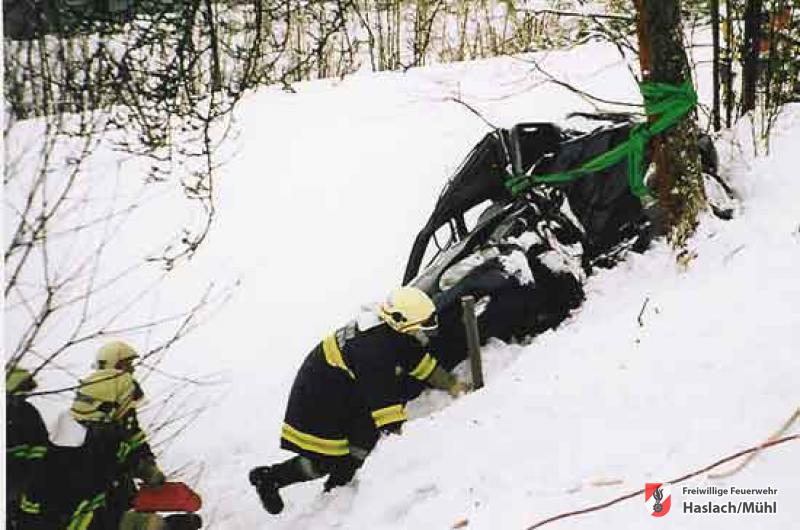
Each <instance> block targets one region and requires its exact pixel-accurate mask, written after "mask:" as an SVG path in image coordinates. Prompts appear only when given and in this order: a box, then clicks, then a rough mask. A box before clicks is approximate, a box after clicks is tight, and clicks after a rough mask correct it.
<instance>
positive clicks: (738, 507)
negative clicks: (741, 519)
mask: <svg viewBox="0 0 800 530" xmlns="http://www.w3.org/2000/svg"><path fill="white" fill-rule="evenodd" d="M683 512H684V513H777V512H778V501H772V502H767V501H737V502H733V501H728V502H727V503H714V502H711V501H708V502H707V503H699V502H692V501H684V503H683Z"/></svg>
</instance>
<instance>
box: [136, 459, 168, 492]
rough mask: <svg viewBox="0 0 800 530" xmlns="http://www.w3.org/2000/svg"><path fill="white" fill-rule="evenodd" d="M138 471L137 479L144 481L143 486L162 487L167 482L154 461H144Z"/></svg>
mask: <svg viewBox="0 0 800 530" xmlns="http://www.w3.org/2000/svg"><path fill="white" fill-rule="evenodd" d="M140 469H141V473H139V477H140V478H141V479H142V481H144V485H145V486H148V487H150V488H155V487H158V486H163V485H164V483H165V482H166V481H167V477H166V476H164V472H163V471H161V470H160V469H159V468H158V465H156V463H155V461H154V460H151V459H147V460H144V461H143V462H142V464H141V467H140Z"/></svg>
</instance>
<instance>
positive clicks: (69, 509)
mask: <svg viewBox="0 0 800 530" xmlns="http://www.w3.org/2000/svg"><path fill="white" fill-rule="evenodd" d="M137 357H138V355H137V353H136V351H135V350H134V349H133V348H132V347H131V346H130V345H128V344H126V343H124V342H121V341H113V342H109V343H107V344H105V345H104V346H103V347H102V348H100V350H99V351H98V353H97V358H96V368H97V369H96V370H95V371H94V372H92V373H91V374H90V375H89V376H88V377H86V378H84V379H82V380H81V382H80V385H79V386H78V388H77V390H76V392H75V399H74V401H73V403H72V407H71V408H70V411H69V412H70V415H71V416H72V418H73V419H74V420H75V421H77V422H78V423H79V424H80V425H81V426H83V428H84V430H85V439H84V442H83V444H82V445H81V446H79V447H60V446H55V447H53V451H52V454H51V458H49V461H48V464H47V469H46V473H45V474H44V476H41V477H38V478H37V480H36V487H35V488H34V490H33V494H34V500H35V501H36V503H37V504H38V505H39V506H40V515H39V516H38V517H36V516H34V514H33V513H32V512H31V513H29V515H30V516H31V517H29V519H28V523H27V524H25V525H23V530H25V529H27V528H31V529H36V530H39V529H63V528H68V529H81V530H83V529H104V530H106V529H107V530H112V529H120V530H135V529H142V530H144V529H148V530H149V529H152V530H160V529H165V528H167V527H166V526H165V523H164V521H163V519H162V518H161V517H160V516H158V515H156V514H138V513H134V512H129V511H128V510H129V507H130V503H131V501H132V498H133V495H134V494H135V491H136V490H135V485H134V483H133V479H134V478H139V479H141V480H142V481H143V483H144V484H145V485H149V486H157V485H160V484H163V483H164V480H165V478H164V473H163V472H161V470H160V469H159V467H158V466H157V465H156V462H155V457H154V456H153V452H152V451H151V450H150V446H149V445H148V443H147V440H146V436H145V434H144V432H143V431H142V430H141V428H140V427H139V422H138V419H137V417H136V406H137V405H138V404H139V402H140V401H141V400H142V398H143V397H144V394H143V392H142V390H141V388H140V387H139V384H138V383H137V382H136V380H135V379H134V376H133V372H134V361H135V360H136V359H137ZM54 477H58V480H54Z"/></svg>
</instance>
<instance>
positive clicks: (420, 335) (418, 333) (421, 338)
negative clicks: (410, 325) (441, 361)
mask: <svg viewBox="0 0 800 530" xmlns="http://www.w3.org/2000/svg"><path fill="white" fill-rule="evenodd" d="M406 334H408V335H411V336H412V337H414V338H415V339H417V342H419V343H420V344H422V345H423V346H427V345H428V344H429V343H430V339H429V338H428V335H426V334H425V332H424V331H422V330H421V329H415V330H412V331H407V332H406Z"/></svg>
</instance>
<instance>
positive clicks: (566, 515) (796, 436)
mask: <svg viewBox="0 0 800 530" xmlns="http://www.w3.org/2000/svg"><path fill="white" fill-rule="evenodd" d="M794 440H800V434H793V435H791V436H785V437H783V438H778V439H777V440H772V441H770V442H766V443H763V444H760V445H757V446H755V447H750V448H749V449H744V450H742V451H739V452H738V453H735V454H732V455H730V456H727V457H725V458H722V459H720V460H717V461H716V462H714V463H713V464H711V465H708V466H706V467H704V468H702V469H698V470H697V471H692V472H691V473H687V474H686V475H684V476H682V477H679V478H676V479H673V480H670V481H668V483H669V484H679V483H681V482H684V481H686V480H689V479H690V478H693V477H696V476H698V475H702V474H703V473H705V472H707V471H710V470H712V469H714V468H716V467H718V466H721V465H722V464H725V463H727V462H730V461H731V460H736V459H737V458H739V457H741V456H744V455H748V454H750V453H754V452H756V451H761V450H764V449H766V448H768V447H773V446H776V445H779V444H783V443H786V442H791V441H794ZM642 493H644V489H640V490H636V491H634V492H632V493H628V494H625V495H621V496H619V497H617V498H615V499H612V500H610V501H608V502H604V503H603V504H595V505H594V506H589V507H587V508H583V509H580V510H575V511H572V512H565V513H562V514H559V515H555V516H553V517H548V518H547V519H544V520H542V521H539V522H538V523H536V524H534V525H533V526H529V527H528V529H527V530H535V529H536V528H541V527H542V526H544V525H546V524H548V523H552V522H555V521H559V520H561V519H567V518H569V517H575V516H577V515H583V514H585V513H591V512H596V511H598V510H603V509H605V508H608V507H610V506H613V505H615V504H618V503H620V502H622V501H626V500H628V499H632V498H634V497H636V496H639V495H641V494H642Z"/></svg>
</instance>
